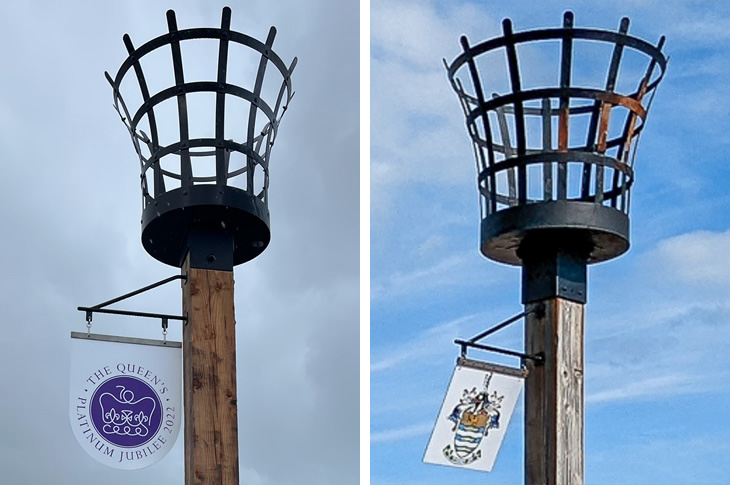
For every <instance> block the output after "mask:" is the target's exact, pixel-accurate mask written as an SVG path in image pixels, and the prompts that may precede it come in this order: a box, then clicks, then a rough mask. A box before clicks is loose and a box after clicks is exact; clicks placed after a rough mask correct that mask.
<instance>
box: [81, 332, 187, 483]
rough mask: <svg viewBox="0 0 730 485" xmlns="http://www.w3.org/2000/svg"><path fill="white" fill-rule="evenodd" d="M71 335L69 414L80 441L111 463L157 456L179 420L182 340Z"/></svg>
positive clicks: (131, 465)
mask: <svg viewBox="0 0 730 485" xmlns="http://www.w3.org/2000/svg"><path fill="white" fill-rule="evenodd" d="M71 337H72V338H71V376H70V377H71V379H70V394H69V398H70V400H69V417H70V420H71V429H72V430H73V433H74V435H75V436H76V439H77V440H78V442H79V444H80V445H81V447H82V448H83V449H84V451H86V452H87V453H88V454H89V455H90V456H91V457H92V458H94V459H96V460H97V461H99V462H101V463H103V464H105V465H107V466H110V467H112V468H119V469H124V470H134V469H138V468H144V467H146V466H149V465H152V464H153V463H156V462H157V461H159V460H160V459H161V458H163V457H164V456H165V455H166V454H167V453H168V452H169V451H170V449H171V448H172V446H173V445H174V444H175V440H176V439H177V436H178V433H179V431H180V425H181V423H182V406H181V400H180V396H181V390H182V377H181V370H182V346H181V345H180V342H166V343H163V342H161V341H158V340H148V339H129V338H125V337H112V336H105V335H94V334H92V335H90V336H87V334H85V333H76V332H74V333H72V334H71Z"/></svg>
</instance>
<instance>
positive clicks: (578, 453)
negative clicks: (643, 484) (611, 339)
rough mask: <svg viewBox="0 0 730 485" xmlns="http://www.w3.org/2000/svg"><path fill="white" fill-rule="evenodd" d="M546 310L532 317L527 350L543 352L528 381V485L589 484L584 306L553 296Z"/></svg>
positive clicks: (526, 342)
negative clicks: (586, 478) (542, 360)
mask: <svg viewBox="0 0 730 485" xmlns="http://www.w3.org/2000/svg"><path fill="white" fill-rule="evenodd" d="M540 303H544V304H545V311H544V312H542V313H540V312H535V313H531V314H530V315H528V317H527V327H526V330H525V348H526V351H527V353H528V354H539V353H543V354H544V356H545V363H544V365H535V364H533V363H532V362H529V363H528V364H527V365H528V370H529V375H528V376H527V380H526V383H525V485H582V484H583V482H584V412H583V408H584V403H583V308H584V305H583V304H582V303H576V302H574V301H569V300H565V299H563V298H557V297H555V298H548V299H545V300H542V301H541V302H539V303H530V304H528V305H527V309H528V310H529V309H531V308H533V307H534V306H535V305H539V304H540Z"/></svg>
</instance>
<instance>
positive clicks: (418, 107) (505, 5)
mask: <svg viewBox="0 0 730 485" xmlns="http://www.w3.org/2000/svg"><path fill="white" fill-rule="evenodd" d="M568 9H570V10H572V11H574V13H575V25H576V26H579V27H592V28H601V29H607V30H616V29H617V28H618V25H619V22H620V19H621V17H623V16H628V17H629V18H630V19H631V26H630V29H629V33H630V34H632V35H635V36H638V37H640V38H642V39H645V40H647V41H649V42H650V43H653V44H655V43H656V42H657V41H658V39H659V37H660V36H661V35H666V37H667V41H666V46H665V49H664V51H665V52H666V53H667V54H668V55H669V57H670V61H669V67H668V71H667V74H666V77H665V78H664V81H663V82H662V85H661V86H660V87H659V90H658V93H657V95H656V97H655V99H654V102H653V105H652V107H651V110H650V113H649V118H648V123H647V126H646V130H645V132H644V133H643V135H642V137H641V140H640V142H639V147H638V153H637V157H636V165H635V170H636V180H635V184H634V188H633V194H632V201H631V203H632V205H631V248H630V250H629V252H628V253H627V254H625V255H624V256H622V257H620V258H618V259H616V260H613V261H610V262H607V263H603V264H599V265H596V266H591V267H590V268H589V271H588V288H589V291H588V303H587V306H586V317H585V320H586V337H585V338H586V350H585V359H586V365H585V398H586V408H585V421H586V425H585V430H586V431H585V432H586V447H585V463H586V465H585V476H586V478H585V481H586V483H588V484H591V485H609V484H615V483H622V484H627V485H640V484H642V485H643V484H646V483H662V484H664V485H715V484H720V483H725V482H726V481H727V478H726V477H727V476H728V474H730V464H729V463H730V462H728V460H727V457H728V456H730V447H729V446H728V444H727V443H730V425H728V424H727V423H728V420H727V419H726V418H725V415H726V414H727V412H728V410H730V408H729V407H728V404H727V403H728V402H730V386H728V384H727V382H728V377H730V376H729V372H728V370H727V365H726V362H725V360H726V359H725V356H724V354H725V349H726V348H727V345H728V343H730V325H728V321H729V318H728V314H729V313H728V309H730V297H729V296H728V295H730V291H729V290H730V276H728V275H730V258H728V255H729V254H730V249H729V248H730V213H729V212H728V211H727V210H726V208H727V206H728V203H729V202H730V196H728V191H727V185H728V183H727V180H728V176H729V175H730V169H729V168H728V164H727V160H728V155H729V154H730V135H728V130H727V127H728V126H730V101H729V100H730V97H728V95H727V79H728V78H730V67H729V65H728V63H727V52H728V48H730V4H726V3H725V2H702V1H690V0H668V1H666V0H663V1H659V0H633V1H629V0H618V1H615V2H589V1H553V0H547V1H545V0H543V1H540V2H536V1H524V2H497V1H491V0H484V1H479V2H471V1H445V0H426V1H420V0H418V1H416V0H392V1H385V0H373V1H372V2H371V9H370V16H371V17H370V24H371V29H370V35H371V38H370V49H371V59H370V81H371V85H370V101H371V106H370V119H371V125H370V130H371V145H370V187H371V192H370V197H371V200H370V211H371V212H370V216H371V217H370V261H371V268H370V269H371V274H370V278H371V283H370V305H371V306H370V352H371V353H370V360H371V363H370V371H371V382H370V443H371V449H370V466H371V472H370V480H371V483H372V484H373V485H395V484H398V485H411V484H419V485H430V484H443V483H457V482H461V483H463V482H467V481H472V480H473V481H479V483H489V484H494V485H499V484H515V483H522V482H523V480H524V479H523V437H522V435H523V424H522V422H523V419H524V415H523V411H522V409H523V403H522V399H520V401H519V402H518V405H517V408H516V411H515V415H514V416H513V418H512V422H511V424H510V427H509V429H508V430H507V433H506V437H505V441H504V443H503V446H502V450H501V451H500V454H499V456H498V457H497V460H496V464H495V467H494V469H493V471H492V472H490V473H488V474H484V473H483V472H474V471H468V470H459V469H455V468H448V467H441V466H435V465H426V464H423V463H422V462H421V460H422V457H423V453H424V450H425V448H426V445H427V442H428V438H429V434H430V432H431V429H432V428H433V426H434V422H435V419H436V416H437V414H438V411H439V408H440V406H441V402H442V399H443V397H444V394H445V392H446V388H447V385H448V382H449V378H450V376H451V374H452V372H453V368H454V363H455V360H456V357H457V355H458V348H457V347H456V346H455V345H454V344H453V340H454V339H455V338H469V337H471V336H474V335H476V334H478V333H479V332H481V331H482V330H484V329H486V328H488V327H490V326H492V325H494V324H496V323H498V322H500V321H502V320H505V319H506V318H508V317H510V316H512V315H515V314H517V313H519V312H520V311H521V309H522V306H521V304H520V289H519V288H520V270H519V268H515V267H509V266H505V265H502V264H498V263H495V262H491V261H488V260H486V259H484V258H483V257H482V256H481V254H480V253H479V250H478V244H479V243H478V241H479V222H480V221H479V219H480V218H479V205H478V197H477V191H476V169H475V162H474V159H473V152H472V149H471V143H470V140H469V137H468V135H467V131H466V128H465V123H464V119H463V116H462V112H461V108H460V106H459V103H458V100H457V97H456V94H455V93H454V92H453V91H452V90H451V87H450V85H449V83H448V80H447V77H446V73H445V69H444V67H443V63H442V59H443V58H445V59H446V60H448V61H449V62H450V61H452V60H453V59H454V58H455V57H456V56H457V55H458V54H459V53H460V51H461V48H460V44H459V37H460V36H461V35H463V34H466V35H467V37H468V38H469V40H470V42H471V43H472V44H474V43H477V42H479V41H482V40H486V39H488V38H492V37H496V36H499V35H500V34H501V21H502V19H504V18H511V19H512V22H513V27H514V30H515V31H522V30H529V29H536V28H548V27H558V26H560V25H561V24H562V16H563V13H564V12H565V11H566V10H568ZM541 61H542V60H541V59H537V60H536V62H541ZM602 62H605V63H606V66H607V61H602ZM554 69H556V70H557V66H556V67H555V68H554ZM575 69H576V70H575V75H576V76H580V75H584V74H585V72H584V71H581V70H580V68H579V67H576V68H575ZM522 338H523V336H522V329H521V327H520V325H517V324H516V325H513V326H512V327H510V328H508V329H505V330H503V331H501V332H500V333H499V334H496V335H495V336H494V337H493V338H492V337H490V339H492V340H491V343H492V344H493V345H498V346H503V347H507V348H512V349H520V348H521V347H522ZM486 343H490V342H489V341H487V342H486ZM470 355H471V354H470ZM476 356H477V357H478V358H481V359H483V360H487V361H490V362H498V363H503V364H509V365H512V366H515V365H517V362H516V360H515V359H509V358H503V357H499V356H494V355H488V354H476Z"/></svg>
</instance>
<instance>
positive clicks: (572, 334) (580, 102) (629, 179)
mask: <svg viewBox="0 0 730 485" xmlns="http://www.w3.org/2000/svg"><path fill="white" fill-rule="evenodd" d="M573 23H574V16H573V13H572V12H566V13H565V15H564V17H563V25H562V27H560V28H552V29H541V30H530V31H523V32H514V31H513V29H512V22H511V21H510V20H509V19H506V20H504V21H503V23H502V27H503V32H502V36H501V37H497V38H494V39H489V40H486V41H484V42H480V43H478V44H471V43H470V42H469V40H468V39H467V38H466V37H465V36H464V37H462V38H461V47H462V52H461V53H460V54H459V55H458V56H457V57H456V59H454V60H453V61H452V62H451V63H448V62H445V65H446V70H447V75H448V78H449V81H450V82H451V86H452V88H453V89H454V91H455V92H456V94H457V95H458V97H459V101H460V103H461V107H462V110H463V112H464V115H465V117H466V126H467V132H468V134H469V136H470V138H471V141H472V144H473V149H474V153H475V155H476V161H477V170H478V190H479V194H480V196H479V197H480V206H481V245H480V246H481V247H480V250H481V252H482V254H483V255H484V256H485V257H487V258H489V259H492V260H494V261H497V262H500V263H505V264H510V265H514V266H520V267H522V302H523V303H524V304H525V305H526V310H528V311H529V310H532V309H535V308H536V307H537V306H538V305H540V306H544V308H545V311H544V312H530V313H529V315H528V317H527V319H526V330H525V346H526V354H527V355H541V356H542V357H543V359H542V361H540V362H532V361H530V362H527V363H526V365H527V367H528V371H529V373H528V376H527V378H526V390H525V420H526V422H525V483H526V484H527V485H580V484H582V483H583V481H584V468H585V466H584V415H583V412H584V397H583V395H584V377H583V376H584V349H583V345H584V318H583V315H584V304H585V303H586V300H587V266H588V265H590V264H594V263H598V262H602V261H608V260H610V259H613V258H616V257H618V256H620V255H621V254H623V253H624V252H626V251H627V250H628V248H629V200H630V193H631V189H632V186H633V181H634V166H633V164H634V154H635V151H636V147H637V143H638V137H639V134H640V133H642V132H643V131H644V124H645V122H646V117H647V113H648V108H649V105H650V103H651V100H652V98H653V96H654V94H655V92H656V88H657V87H658V85H659V83H660V82H661V80H662V78H663V76H664V72H665V69H666V63H667V60H666V57H665V56H664V54H663V53H662V48H663V46H664V37H662V38H660V39H659V41H658V42H657V44H656V45H653V44H650V43H648V42H646V41H643V40H641V39H639V38H637V37H633V36H630V35H629V34H628V29H629V19H628V18H623V19H621V21H620V24H619V27H618V30H617V31H607V30H597V29H586V28H574V26H573ZM589 44H590V45H589ZM597 44H600V45H603V46H604V47H608V48H607V49H606V48H604V50H603V52H606V53H607V54H606V56H605V57H604V58H600V56H599V55H597V54H596V53H597V52H599V50H597V49H596V48H595V46H596V45H597ZM586 46H588V47H590V48H589V49H586ZM518 47H519V48H518ZM524 52H530V53H531V55H529V56H525V58H526V59H527V61H525V58H522V59H520V57H519V56H518V53H524ZM627 52H629V53H630V55H626V53H627ZM487 54H488V55H487ZM551 56H552V58H553V62H554V65H555V69H553V70H551V71H550V72H548V73H541V72H536V69H538V68H539V67H536V66H534V65H530V64H529V62H528V61H529V60H530V59H535V58H539V59H540V60H541V65H544V64H546V63H549V62H550V58H551ZM597 63H601V64H602V65H605V75H604V76H602V77H599V78H598V79H590V78H589V79H590V80H589V81H586V76H581V77H580V79H581V81H580V83H576V81H575V78H576V77H577V76H576V73H577V72H580V73H581V74H582V71H584V70H585V71H589V72H595V71H596V69H595V68H596V64H597ZM485 66H488V67H487V69H488V72H489V75H488V76H484V78H482V76H481V75H480V69H481V68H484V67H485ZM599 67H600V66H599ZM552 73H557V76H555V79H553V81H551V82H546V81H545V80H546V79H549V78H550V75H552ZM620 73H621V74H622V75H623V74H624V73H625V74H627V75H635V76H636V77H635V78H634V79H625V78H624V77H625V76H624V77H621V76H619V74H620ZM636 73H638V75H637V74H636ZM500 79H501V80H505V81H506V83H503V84H501V85H500V84H499V80H500ZM526 79H531V80H540V84H539V85H538V84H530V83H529V82H527V81H526ZM546 84H547V85H546Z"/></svg>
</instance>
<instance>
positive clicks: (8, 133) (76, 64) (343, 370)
mask: <svg viewBox="0 0 730 485" xmlns="http://www.w3.org/2000/svg"><path fill="white" fill-rule="evenodd" d="M224 5H229V6H230V7H231V9H232V21H231V25H232V28H233V29H234V30H238V31H240V32H244V33H246V34H249V35H251V36H253V37H256V38H259V39H265V38H266V34H267V33H268V30H269V27H270V26H272V25H274V26H276V27H277V29H278V34H277V37H276V40H275V41H274V50H275V51H276V52H277V54H278V55H279V56H280V57H281V58H282V59H283V60H284V61H285V62H286V63H287V64H288V63H289V62H291V60H292V59H293V58H294V57H295V56H296V57H298V64H297V67H296V69H295V71H294V73H293V76H292V82H293V86H294V90H295V91H296V94H295V96H294V99H293V101H292V103H291V105H290V107H289V110H288V111H287V113H286V116H284V118H283V120H282V123H281V126H280V130H279V136H278V138H277V141H276V144H275V146H274V148H273V151H272V156H271V166H270V177H271V178H270V189H269V201H270V202H269V209H270V212H271V231H272V240H271V244H270V246H269V247H268V249H267V250H266V251H265V252H264V253H263V254H262V255H261V256H260V257H259V258H257V259H256V260H254V261H252V262H249V263H247V264H244V265H242V266H238V267H236V269H235V273H234V276H235V283H236V289H235V295H236V296H235V309H236V321H237V327H236V338H237V361H238V375H237V379H238V411H239V423H238V427H239V455H240V477H241V478H240V481H241V483H247V484H252V485H272V484H278V485H282V484H283V485H286V484H343V483H357V482H358V479H359V448H360V447H359V437H358V434H359V424H358V422H359V420H358V416H359V411H360V402H359V382H358V375H359V353H360V352H359V328H360V327H359V312H360V302H359V299H360V292H359V288H360V283H359V273H360V271H359V241H360V238H359V198H360V194H359V181H360V177H359V152H360V146H359V132H360V119H359V83H360V70H359V5H358V3H357V2H351V1H345V2H343V1H334V0H314V1H309V2H297V1H281V2H274V3H272V2H264V1H253V2H252V1H246V2H243V1H231V2H228V3H222V2H218V1H212V2H210V1H195V0H189V1H171V2H160V1H124V2H84V1H80V0H71V1H66V2H44V1H28V2H10V3H7V4H6V5H4V9H3V15H2V17H1V18H0V37H2V42H0V63H1V64H2V66H3V75H2V76H1V77H0V93H2V94H0V153H2V155H1V158H2V177H1V178H0V203H1V204H2V210H0V227H2V228H3V229H2V233H1V234H2V237H0V258H2V268H3V273H4V277H3V278H2V282H1V283H0V306H1V307H2V309H3V311H2V314H3V316H2V329H3V331H2V333H0V365H1V366H2V369H3V371H2V372H1V373H0V389H2V390H1V391H0V469H2V470H3V479H2V481H3V483H4V484H8V485H36V484H41V483H42V484H71V483H106V484H110V485H111V484H122V483H125V484H126V483H130V480H132V481H133V482H135V483H157V484H178V483H182V481H183V446H182V445H183V439H182V436H183V433H182V432H181V433H180V439H179V440H178V442H177V444H176V445H175V447H174V449H173V450H172V451H171V452H170V454H169V455H168V456H166V457H165V458H164V459H163V460H162V461H160V462H159V463H157V464H155V465H154V466H151V467H149V468H146V469H142V470H137V471H120V470H114V469H111V468H107V467H104V466H103V465H101V464H100V463H98V462H96V461H95V460H93V459H92V458H91V457H89V456H88V455H86V453H85V452H84V451H83V450H82V448H81V447H80V446H79V445H78V444H77V442H76V440H75V438H74V437H73V435H72V432H71V427H70V424H69V418H68V393H69V376H68V374H69V368H70V353H69V352H70V338H69V334H70V332H71V331H84V330H85V328H86V327H85V322H84V315H83V313H81V312H78V311H77V310H76V307H78V306H91V305H95V304H97V303H100V302H102V301H106V300H108V299H111V298H114V297H116V296H119V295H122V294H124V293H127V292H130V291H132V290H135V289H138V288H141V287H143V286H146V285H148V284H150V283H153V282H155V281H159V280H162V279H164V278H166V277H168V276H172V275H175V274H178V273H179V270H178V269H176V268H173V267H169V266H165V265H164V264H162V263H159V262H157V261H156V260H154V259H153V258H151V257H150V256H149V255H147V253H146V252H145V251H144V249H143V248H142V245H141V243H140V224H139V221H140V216H141V206H142V204H141V193H140V189H139V161H138V159H137V156H136V154H135V152H134V149H133V146H132V143H131V142H130V139H129V135H128V133H127V131H126V129H125V127H124V126H123V125H122V123H121V122H120V119H119V115H118V114H117V113H116V112H115V110H114V108H113V105H112V104H113V99H112V90H111V88H110V86H109V84H108V83H107V81H106V79H105V78H104V71H109V72H110V73H112V74H115V73H116V71H117V69H118V68H119V66H120V65H121V63H122V62H123V61H124V59H125V58H126V56H127V54H126V49H125V47H124V43H123V42H122V36H123V35H124V34H125V33H129V35H130V36H131V39H132V41H133V43H134V44H135V45H136V46H139V45H142V43H144V42H146V41H148V40H151V39H152V38H154V37H157V36H158V35H161V34H163V33H166V32H167V23H166V18H165V12H166V10H167V9H168V8H173V9H174V10H175V11H176V13H177V22H178V27H179V28H180V29H183V28H190V27H218V26H220V17H221V10H222V7H223V6H224ZM333 19H336V21H333ZM201 61H204V59H197V58H192V59H190V58H188V59H184V60H183V62H184V64H185V65H186V66H188V67H190V68H196V66H197V65H198V64H199V63H201ZM168 62H169V61H168ZM213 79H214V78H213ZM161 122H162V121H160V120H158V123H161ZM167 122H168V123H174V124H176V123H177V119H176V118H173V119H170V120H167ZM116 307H117V308H123V309H129V310H140V311H149V312H161V313H172V314H179V313H180V312H181V291H180V287H179V282H175V283H171V284H169V285H167V286H165V287H162V288H159V289H157V290H153V291H152V292H150V293H147V294H144V295H140V296H138V297H135V298H133V299H131V300H128V301H126V302H123V303H120V304H117V305H116ZM92 331H93V332H96V333H102V334H115V335H124V336H134V337H147V338H161V329H160V323H159V322H158V321H154V320H146V319H137V318H131V317H118V316H116V317H115V316H105V315H97V316H95V317H94V321H93V327H92ZM168 338H170V339H174V340H180V339H181V329H180V326H179V323H177V322H171V323H170V332H169V335H168Z"/></svg>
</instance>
